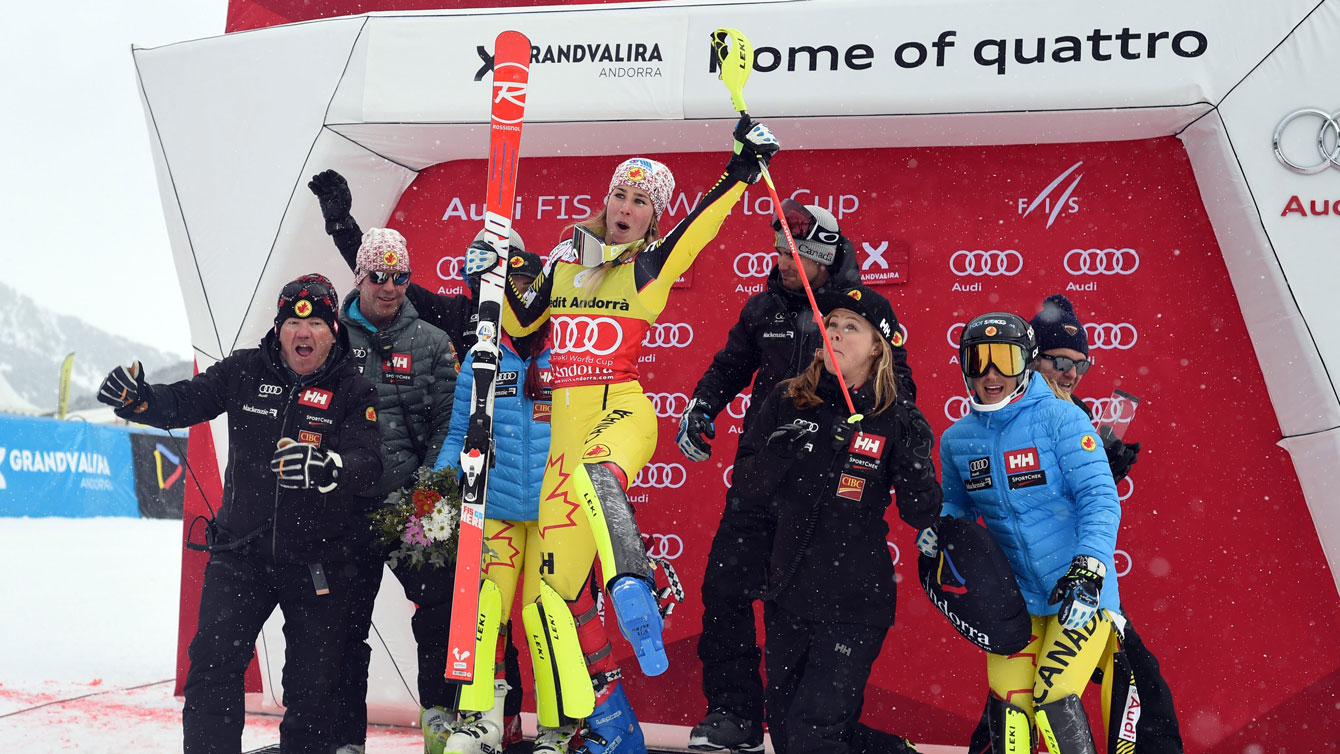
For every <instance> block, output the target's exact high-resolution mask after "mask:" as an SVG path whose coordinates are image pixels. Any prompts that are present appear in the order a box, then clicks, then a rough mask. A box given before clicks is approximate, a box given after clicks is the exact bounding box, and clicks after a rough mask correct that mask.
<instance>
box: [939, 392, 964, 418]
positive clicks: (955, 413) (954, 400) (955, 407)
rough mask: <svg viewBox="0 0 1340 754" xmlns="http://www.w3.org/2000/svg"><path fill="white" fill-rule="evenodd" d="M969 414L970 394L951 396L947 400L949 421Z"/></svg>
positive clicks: (946, 416)
mask: <svg viewBox="0 0 1340 754" xmlns="http://www.w3.org/2000/svg"><path fill="white" fill-rule="evenodd" d="M967 415H968V396H966V395H955V396H951V397H950V398H949V400H947V401H945V418H946V419H948V420H949V421H951V422H956V421H958V420H959V419H962V418H963V417H965V416H967Z"/></svg>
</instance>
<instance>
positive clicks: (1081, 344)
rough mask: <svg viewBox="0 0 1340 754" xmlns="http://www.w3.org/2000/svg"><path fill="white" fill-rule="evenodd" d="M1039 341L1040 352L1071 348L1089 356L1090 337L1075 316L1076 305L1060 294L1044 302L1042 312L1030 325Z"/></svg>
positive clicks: (1054, 294) (1051, 296) (1053, 295)
mask: <svg viewBox="0 0 1340 754" xmlns="http://www.w3.org/2000/svg"><path fill="white" fill-rule="evenodd" d="M1029 324H1031V325H1032V326H1033V332H1034V333H1035V337H1036V339H1037V344H1038V351H1050V350H1052V349H1053V348H1069V349H1072V350H1075V351H1079V352H1080V353H1082V354H1084V355H1085V356H1088V355H1089V337H1088V333H1086V332H1084V325H1082V324H1080V321H1079V317H1076V316H1075V305H1074V304H1072V303H1070V299H1068V298H1066V297H1065V296H1064V295H1062V294H1060V293H1053V294H1052V295H1050V296H1048V297H1047V299H1046V300H1045V301H1043V302H1042V311H1040V312H1038V313H1037V314H1036V315H1034V317H1033V320H1032V321H1031V322H1030V323H1029Z"/></svg>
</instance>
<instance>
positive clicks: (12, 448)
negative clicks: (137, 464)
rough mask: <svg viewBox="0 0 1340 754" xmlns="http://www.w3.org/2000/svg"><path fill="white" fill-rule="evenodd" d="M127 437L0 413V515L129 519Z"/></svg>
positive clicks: (131, 476)
mask: <svg viewBox="0 0 1340 754" xmlns="http://www.w3.org/2000/svg"><path fill="white" fill-rule="evenodd" d="M129 437H130V433H129V432H128V431H127V430H125V429H117V428H112V427H104V426H101V425H97V424H89V423H87V422H78V421H60V420H57V419H43V418H32V417H20V416H11V415H8V414H0V516H68V517H75V518H82V517H86V516H135V515H139V503H138V501H137V500H136V497H135V472H134V468H133V461H132V457H131V452H130V441H129Z"/></svg>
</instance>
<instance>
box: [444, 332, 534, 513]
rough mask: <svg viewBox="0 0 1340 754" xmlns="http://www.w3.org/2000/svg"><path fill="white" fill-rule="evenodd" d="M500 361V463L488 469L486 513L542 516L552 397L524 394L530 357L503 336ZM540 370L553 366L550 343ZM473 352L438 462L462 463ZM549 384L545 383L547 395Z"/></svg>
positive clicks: (496, 426) (496, 422) (459, 381)
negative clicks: (534, 396) (550, 364)
mask: <svg viewBox="0 0 1340 754" xmlns="http://www.w3.org/2000/svg"><path fill="white" fill-rule="evenodd" d="M501 350H502V365H501V367H500V368H499V373H498V384H497V386H496V390H495V391H494V398H493V436H494V443H495V448H496V452H497V458H498V463H497V465H496V466H494V467H493V469H492V471H491V472H490V475H489V490H488V497H487V507H486V508H485V515H486V516H488V517H489V518H492V519H501V520H506V521H534V520H536V519H538V518H539V517H540V482H541V481H543V479H544V462H545V458H546V457H547V456H548V455H549V408H550V405H551V404H550V402H549V401H548V400H544V401H532V400H531V399H529V398H527V397H526V391H525V385H526V368H527V367H528V366H530V361H529V360H527V359H522V358H521V357H520V356H518V355H517V353H516V351H514V350H512V344H511V342H510V341H509V339H507V338H503V339H502V349H501ZM536 358H538V359H539V360H540V364H539V367H540V369H541V370H548V369H549V349H547V348H546V349H545V350H544V353H541V354H540V355H539V356H538V357H536ZM474 363H475V355H474V354H473V353H471V354H470V355H469V356H466V357H465V363H464V364H462V365H461V373H460V375H459V376H458V377H457V378H456V394H455V397H454V401H453V403H452V408H451V427H450V429H448V430H447V439H446V442H444V443H443V444H442V453H441V454H440V455H439V456H438V457H437V468H439V469H440V468H443V467H445V466H451V467H452V468H459V467H460V459H461V447H462V446H463V445H464V444H465V428H466V425H467V423H468V422H469V419H470V392H471V390H472V389H473V386H474V382H475V380H474V371H473V370H472V367H473V366H474ZM548 392H549V390H548V388H546V389H545V393H546V395H547V394H548Z"/></svg>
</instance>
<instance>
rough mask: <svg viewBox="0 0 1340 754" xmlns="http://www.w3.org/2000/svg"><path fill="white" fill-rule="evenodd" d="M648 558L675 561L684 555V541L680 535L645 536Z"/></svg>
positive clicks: (643, 539)
mask: <svg viewBox="0 0 1340 754" xmlns="http://www.w3.org/2000/svg"><path fill="white" fill-rule="evenodd" d="M642 541H643V543H645V544H646V547H647V556H648V557H652V558H660V559H661V560H675V559H676V558H678V557H679V556H680V555H683V554H684V540H682V539H680V538H679V535H678V534H643V535H642Z"/></svg>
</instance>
